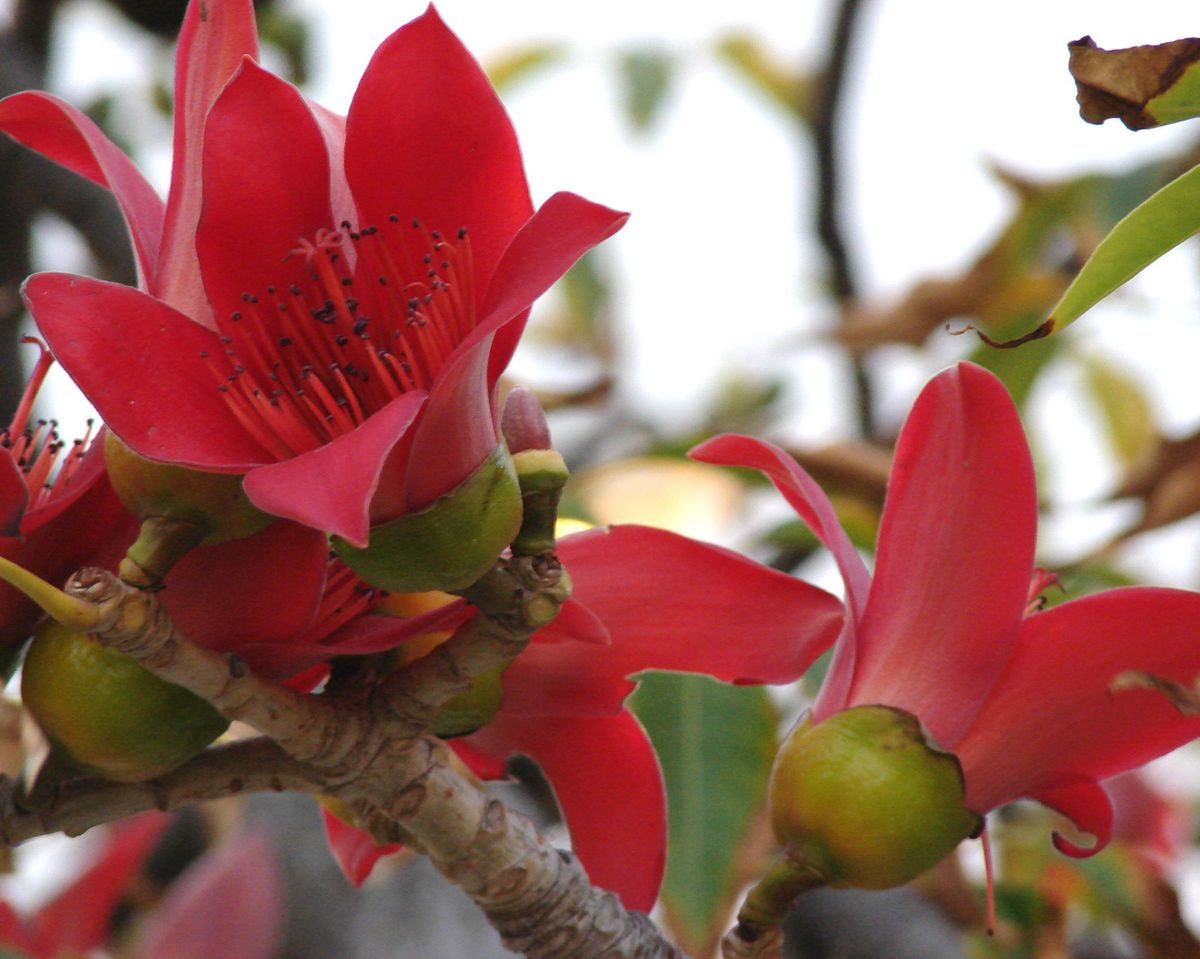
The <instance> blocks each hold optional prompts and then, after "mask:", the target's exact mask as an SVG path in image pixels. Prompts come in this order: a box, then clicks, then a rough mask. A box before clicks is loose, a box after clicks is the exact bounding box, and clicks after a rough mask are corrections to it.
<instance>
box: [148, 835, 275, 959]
mask: <svg viewBox="0 0 1200 959" xmlns="http://www.w3.org/2000/svg"><path fill="white" fill-rule="evenodd" d="M284 906H285V903H284V894H283V888H282V882H281V881H280V877H279V866H278V865H277V864H276V861H275V855H274V853H273V852H272V850H271V844H270V842H269V841H268V840H267V838H266V836H265V835H263V834H261V833H255V832H252V833H250V834H249V835H243V836H238V837H236V838H231V839H229V840H227V841H226V842H224V843H223V844H222V845H221V846H219V847H217V848H216V849H215V850H213V851H211V852H209V853H207V854H206V855H205V856H204V857H203V858H202V859H200V860H198V861H197V862H196V863H195V864H194V865H193V866H191V867H190V868H189V869H188V870H187V872H185V873H184V874H183V876H182V877H181V878H180V879H179V881H178V882H177V883H175V885H173V886H172V887H171V890H170V892H168V893H167V895H166V897H165V898H164V899H163V901H162V902H161V903H159V904H158V906H157V908H155V910H154V912H153V914H152V915H151V916H150V917H149V919H147V921H146V923H145V926H144V928H143V929H142V932H141V936H140V937H139V939H138V944H137V948H136V949H135V950H134V952H133V959H164V957H167V956H179V957H182V956H220V957H221V959H271V957H272V956H275V955H276V954H277V953H276V951H275V950H276V947H277V945H278V944H279V941H280V939H281V937H282V934H283V920H284Z"/></svg>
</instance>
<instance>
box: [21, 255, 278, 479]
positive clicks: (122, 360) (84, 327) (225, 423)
mask: <svg viewBox="0 0 1200 959" xmlns="http://www.w3.org/2000/svg"><path fill="white" fill-rule="evenodd" d="M22 295H23V296H24V297H25V302H26V304H27V305H28V306H29V311H30V312H31V313H32V314H33V316H34V319H35V320H36V321H37V323H38V327H39V329H40V330H41V331H42V334H43V335H44V336H45V338H46V342H47V343H48V344H49V346H50V349H51V350H52V351H53V352H54V356H55V359H57V360H58V361H59V363H61V364H62V366H63V368H64V369H65V370H66V371H67V372H68V373H69V374H70V375H71V378H72V379H73V380H74V381H75V382H76V383H77V384H78V385H79V388H80V389H81V390H83V392H84V394H85V395H86V396H87V398H88V399H89V400H91V402H92V405H93V406H95V407H96V409H97V410H99V412H100V415H101V416H103V417H104V420H105V422H106V423H107V424H108V426H109V428H110V429H111V430H112V431H113V432H114V433H116V434H117V435H118V436H120V437H121V439H122V440H124V441H125V443H126V444H128V445H129V446H130V447H132V448H133V449H135V450H136V451H137V452H139V453H141V454H142V455H143V456H147V457H149V458H150V459H155V460H163V461H165V462H168V463H179V464H181V465H184V466H195V467H198V468H200V469H209V470H216V471H220V472H229V473H237V472H245V471H246V470H248V469H250V468H251V467H253V466H258V465H259V464H262V463H270V462H271V461H272V460H273V459H274V456H272V455H271V454H270V453H268V452H267V451H266V450H264V449H263V448H262V447H261V446H260V445H259V443H258V442H257V440H255V439H254V438H253V437H252V436H251V435H250V434H249V433H247V431H246V430H245V429H244V428H243V427H242V425H241V423H240V421H239V420H238V418H237V416H236V415H235V414H234V413H233V412H232V411H231V410H230V408H229V407H228V406H227V405H226V404H225V402H224V401H223V400H222V399H221V394H220V392H219V391H218V390H217V382H216V375H215V374H214V373H213V371H212V370H211V369H209V368H208V366H207V364H206V362H205V361H204V360H202V359H201V358H200V354H201V353H203V352H205V351H216V350H220V349H222V346H221V344H220V342H219V341H218V339H217V337H216V336H215V335H214V334H213V333H211V332H209V331H208V330H206V329H205V328H204V327H202V326H200V325H199V324H198V323H195V322H193V321H192V320H190V319H189V318H188V317H186V316H184V315H183V314H182V313H179V312H177V311H176V310H174V309H172V308H171V307H169V306H167V305H166V304H165V303H162V302H160V301H159V300H156V299H154V298H153V297H150V296H147V295H146V294H145V293H141V292H139V291H138V290H135V289H132V288H130V287H128V286H121V285H120V284H118V283H106V282H104V281H103V280H93V279H91V278H89V277H84V276H71V275H69V274H66V273H38V274H35V275H34V276H32V277H30V278H29V279H28V280H26V282H25V286H24V288H23V290H22Z"/></svg>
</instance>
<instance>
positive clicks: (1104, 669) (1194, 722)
mask: <svg viewBox="0 0 1200 959" xmlns="http://www.w3.org/2000/svg"><path fill="white" fill-rule="evenodd" d="M1196 622H1200V594H1197V593H1189V592H1184V591H1182V590H1171V589H1151V588H1133V589H1115V590H1108V591H1106V592H1103V593H1098V594H1096V595H1093V596H1087V597H1084V598H1083V599H1078V600H1074V601H1072V602H1070V603H1064V604H1063V605H1062V606H1056V607H1055V608H1053V609H1050V610H1047V611H1046V612H1043V613H1037V614H1035V615H1034V616H1032V617H1031V618H1029V619H1027V620H1026V621H1025V623H1024V625H1023V626H1022V628H1021V632H1020V635H1019V637H1018V639H1017V644H1016V646H1015V648H1014V649H1013V653H1012V657H1011V659H1010V660H1009V663H1008V666H1007V667H1006V668H1005V671H1004V673H1003V674H1002V675H1001V677H1000V679H999V681H998V682H997V683H996V687H995V689H993V690H992V693H991V695H990V696H989V697H988V699H987V701H986V702H985V703H984V704H983V707H982V708H981V709H980V711H979V716H978V718H977V719H976V721H975V723H974V724H973V725H972V726H971V728H970V729H968V730H967V732H966V734H965V735H964V736H963V737H962V739H961V741H960V742H959V743H958V745H957V747H956V748H955V750H954V751H955V753H956V754H957V755H958V757H959V759H960V760H961V761H962V764H963V769H964V771H965V773H966V779H967V804H968V805H969V806H970V807H971V808H972V809H975V810H977V811H979V812H986V811H987V810H989V809H993V808H995V807H996V806H999V805H1001V804H1003V803H1006V802H1009V801H1011V800H1013V799H1017V798H1020V797H1021V796H1028V795H1036V794H1037V793H1039V792H1040V791H1041V790H1043V789H1047V788H1051V787H1055V786H1058V785H1061V784H1063V783H1071V782H1076V781H1079V780H1097V781H1098V780H1102V779H1106V778H1108V777H1109V776H1114V775H1116V774H1117V773H1120V772H1124V771H1125V770H1127V769H1132V768H1134V767H1136V766H1140V765H1142V764H1143V763H1146V762H1149V761H1150V760H1151V759H1154V758H1155V757H1157V756H1161V755H1163V754H1164V753H1167V752H1170V751H1171V750H1172V749H1174V748H1175V747H1177V746H1180V745H1182V744H1183V743H1185V742H1188V741H1189V740H1192V739H1195V738H1196V737H1197V736H1200V717H1186V716H1181V715H1180V714H1179V712H1178V711H1177V710H1176V709H1175V707H1174V706H1172V705H1171V704H1170V703H1169V702H1168V700H1167V698H1166V697H1165V696H1163V695H1162V694H1159V693H1156V692H1152V691H1149V690H1140V689H1134V690H1127V691H1121V692H1113V691H1112V689H1111V687H1112V683H1113V681H1114V679H1115V678H1116V677H1117V676H1119V675H1120V674H1121V673H1123V672H1126V671H1128V670H1145V671H1148V672H1150V673H1153V674H1155V675H1157V676H1162V677H1165V678H1168V679H1173V680H1176V681H1178V682H1181V683H1185V684H1188V685H1190V684H1191V683H1192V681H1193V680H1194V679H1195V678H1196V676H1197V675H1198V674H1200V644H1197V643H1196V641H1195V629H1194V628H1193V624H1195V623H1196Z"/></svg>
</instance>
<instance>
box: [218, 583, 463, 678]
mask: <svg viewBox="0 0 1200 959" xmlns="http://www.w3.org/2000/svg"><path fill="white" fill-rule="evenodd" d="M472 615H473V613H472V610H471V609H470V608H468V607H466V606H465V604H464V601H463V600H457V601H456V602H454V603H451V604H449V605H447V606H443V607H440V608H439V609H436V610H432V611H430V612H428V613H425V614H423V615H421V616H414V617H413V618H412V619H397V618H395V617H393V616H371V615H367V616H358V617H355V618H354V619H352V620H351V621H350V622H349V623H347V624H346V625H345V626H343V627H341V628H340V629H338V630H337V631H336V632H334V633H331V634H330V635H328V636H312V635H311V633H310V634H306V635H305V636H302V637H300V638H299V639H293V640H289V641H286V642H276V643H259V642H254V641H248V642H245V643H241V644H239V645H238V648H237V651H238V653H239V655H241V656H242V658H243V659H245V660H246V662H248V663H249V664H250V665H251V667H254V668H256V669H261V670H263V671H266V672H270V671H272V670H273V671H274V672H275V673H276V674H279V673H281V672H282V673H284V674H286V673H291V672H294V671H295V670H299V669H305V668H308V667H310V666H311V665H312V664H316V663H321V662H325V661H326V660H329V659H332V658H333V657H334V656H365V655H367V654H368V653H380V652H383V651H384V650H388V649H395V648H396V647H397V646H399V645H401V644H402V643H404V642H405V641H406V640H409V639H412V638H413V637H414V636H421V635H424V634H425V633H431V632H442V631H444V630H446V631H452V630H454V629H457V628H458V627H459V626H460V625H462V624H463V623H465V622H466V621H467V620H468V619H470V618H471V616H472Z"/></svg>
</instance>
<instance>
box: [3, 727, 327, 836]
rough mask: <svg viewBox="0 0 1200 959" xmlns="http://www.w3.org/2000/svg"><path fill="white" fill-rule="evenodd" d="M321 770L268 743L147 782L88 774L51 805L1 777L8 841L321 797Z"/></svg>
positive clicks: (223, 752) (59, 790)
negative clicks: (211, 804)
mask: <svg viewBox="0 0 1200 959" xmlns="http://www.w3.org/2000/svg"><path fill="white" fill-rule="evenodd" d="M323 789H324V778H323V777H322V775H321V773H320V772H319V771H318V770H316V769H314V768H312V767H311V766H308V765H306V764H304V763H301V762H298V761H296V760H295V759H293V758H292V757H290V756H289V755H288V754H287V753H285V752H284V751H283V750H282V749H280V748H279V746H278V745H277V744H276V743H274V742H272V741H271V740H269V739H267V738H265V737H264V738H259V739H248V740H242V741H240V742H235V743H229V744H228V745H223V746H215V747H213V748H212V749H208V750H205V751H204V752H203V753H201V754H200V755H199V756H197V757H196V758H195V759H193V760H192V761H191V762H189V763H186V764H185V765H183V766H181V767H179V768H178V769H176V770H173V771H172V772H170V773H167V774H166V775H165V776H160V777H159V778H158V779H153V780H150V781H149V782H143V783H116V782H112V781H110V780H108V779H100V778H96V777H90V776H88V777H80V778H79V779H72V780H68V781H66V782H63V783H60V784H58V785H57V786H56V787H54V789H53V790H52V791H51V794H50V796H49V797H48V798H47V800H46V801H45V802H44V803H41V804H39V805H38V806H36V807H35V808H25V807H24V805H23V802H24V800H23V798H22V797H19V796H18V795H17V792H16V785H15V783H14V782H13V781H12V780H10V779H0V836H2V837H3V840H4V842H6V843H7V844H8V845H16V844H17V843H21V842H25V841H26V840H28V839H33V838H35V837H36V836H45V835H48V834H50V833H55V832H62V833H66V834H67V835H68V836H78V835H81V834H82V833H85V832H87V831H88V830H89V829H91V828H92V827H93V826H100V825H103V824H104V823H108V822H114V821H115V820H118V819H123V818H124V817H126V816H132V815H134V814H136V813H140V812H146V811H148V810H150V809H160V810H164V811H169V810H173V809H181V808H183V807H184V806H190V805H194V804H195V803H198V802H203V801H205V800H209V799H221V798H224V797H226V796H236V795H240V794H243V793H254V792H282V791H284V790H291V791H296V792H309V793H314V792H320V791H322V790H323Z"/></svg>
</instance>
